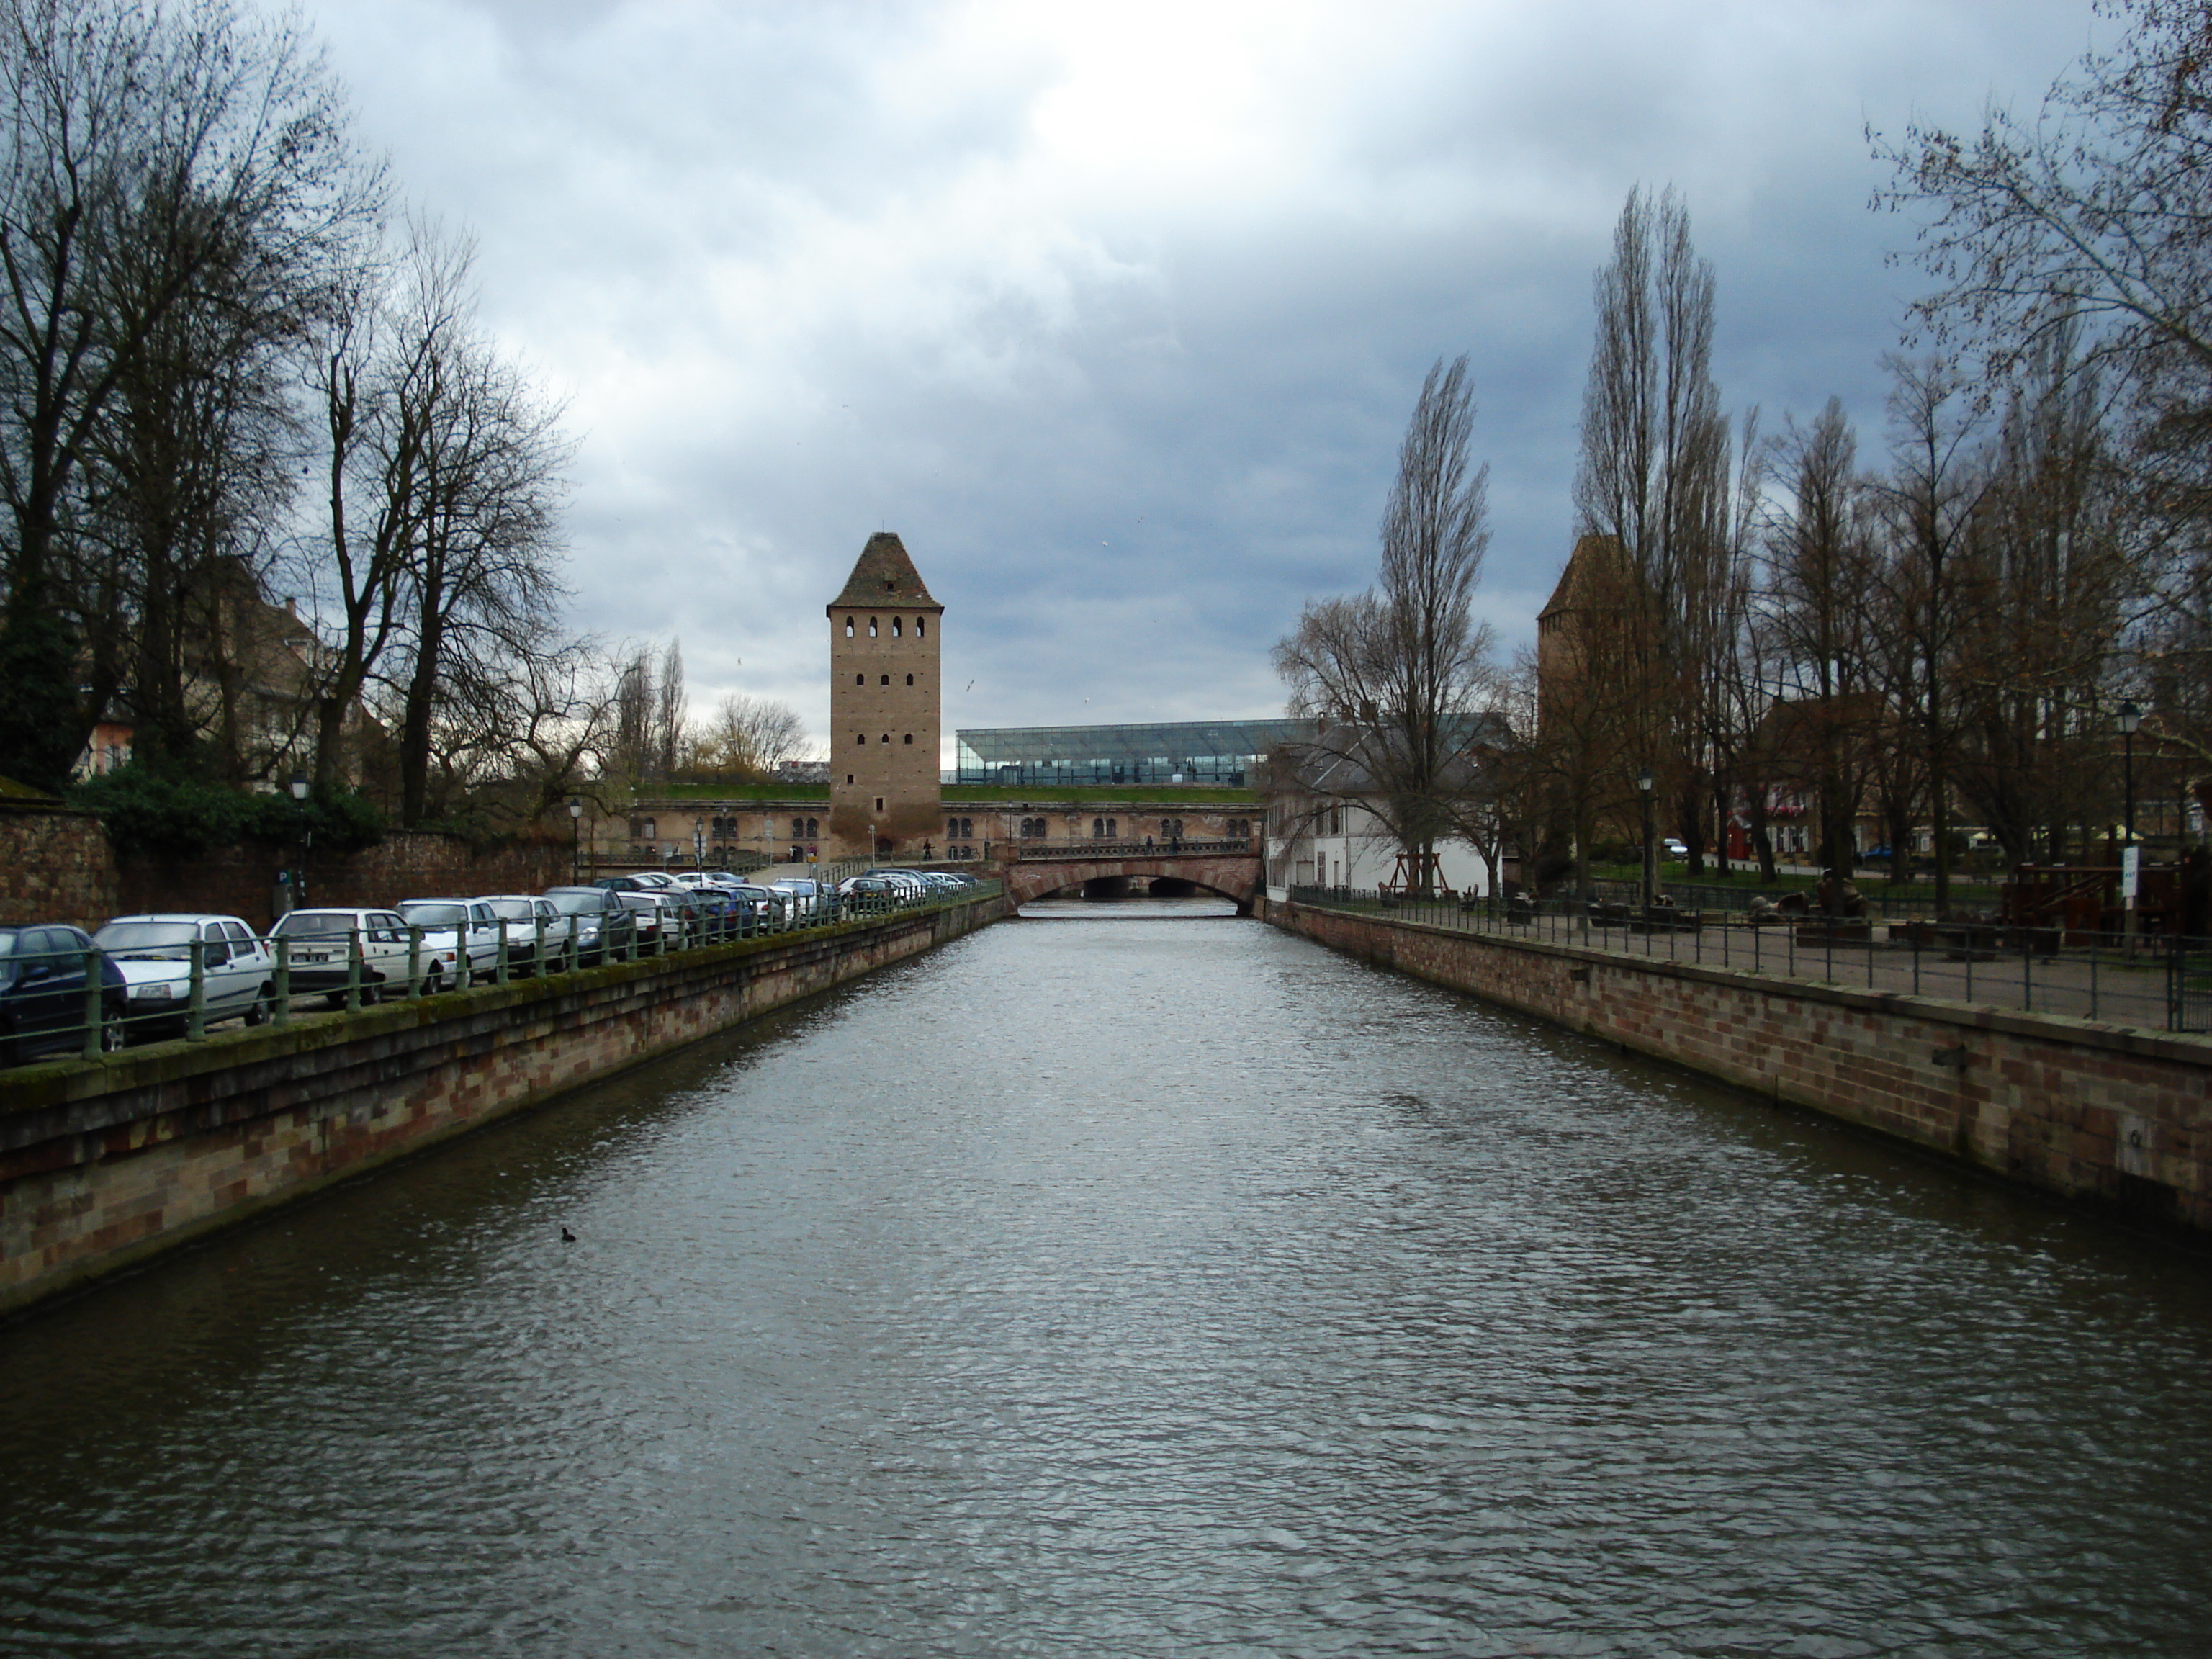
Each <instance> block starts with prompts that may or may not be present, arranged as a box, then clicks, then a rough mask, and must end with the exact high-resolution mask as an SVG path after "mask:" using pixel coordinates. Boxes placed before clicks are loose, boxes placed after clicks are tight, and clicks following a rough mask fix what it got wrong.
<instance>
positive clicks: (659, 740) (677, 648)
mask: <svg viewBox="0 0 2212 1659" xmlns="http://www.w3.org/2000/svg"><path fill="white" fill-rule="evenodd" d="M647 746H648V749H649V751H650V754H651V757H652V767H653V775H654V776H656V777H662V778H665V777H667V776H669V775H671V773H673V772H674V771H675V770H676V769H677V768H678V767H679V766H680V765H682V764H683V762H684V756H685V754H686V753H687V752H688V751H689V750H690V746H691V717H690V704H689V703H687V702H685V701H684V642H683V641H681V640H675V639H671V640H670V641H668V647H667V649H665V651H663V652H662V653H660V677H659V687H658V688H657V695H656V696H655V698H654V702H653V726H652V732H651V738H650V741H649V743H648V745H647Z"/></svg>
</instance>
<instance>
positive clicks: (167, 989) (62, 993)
mask: <svg viewBox="0 0 2212 1659" xmlns="http://www.w3.org/2000/svg"><path fill="white" fill-rule="evenodd" d="M1003 891H1004V885H1003V884H1001V883H1000V882H998V881H996V880H978V881H976V882H975V884H973V885H972V886H971V887H969V888H968V889H966V890H963V891H960V892H957V893H939V892H930V893H924V894H915V893H910V892H885V893H866V894H857V895H854V896H849V897H848V896H841V895H839V894H837V893H836V892H835V891H834V890H833V891H830V892H829V893H825V894H823V895H822V896H820V897H819V898H818V899H817V900H816V901H814V902H811V903H807V902H799V901H798V900H796V899H792V900H790V901H788V902H781V903H776V904H775V905H773V906H771V907H769V909H768V911H767V913H766V914H764V915H756V914H755V913H754V911H753V909H752V908H751V906H750V904H747V905H746V906H744V908H741V909H733V910H728V911H724V912H720V913H708V912H701V911H698V910H696V909H694V908H689V907H686V908H675V907H671V908H666V909H664V910H663V911H662V912H661V915H660V921H661V924H662V925H661V926H660V927H656V928H654V929H653V933H652V935H651V938H650V941H649V943H643V944H641V943H640V942H639V939H638V936H637V935H636V934H635V933H632V934H630V935H629V943H627V944H623V945H616V944H613V943H610V944H608V945H606V946H605V947H604V949H603V951H602V953H601V959H602V960H611V961H615V962H626V961H631V960H635V959H637V958H639V957H647V956H653V957H672V956H679V955H682V954H684V953H685V952H687V951H701V950H707V949H711V948H713V947H714V946H716V945H724V944H727V943H730V942H732V941H733V940H738V939H755V938H765V937H769V936H771V935H778V934H786V933H812V932H818V931H820V930H822V929H824V928H829V927H837V926H839V925H841V924H842V923H846V922H850V921H879V920H882V919H884V918H886V917H890V916H896V915H906V914H910V913H911V914H924V913H927V912H932V911H937V910H942V909H947V908H951V907H953V906H956V905H961V904H969V903H973V902H978V901H980V900H983V899H988V898H994V897H997V896H999V895H1000V893H1002V892H1003ZM374 931H375V930H369V931H368V932H365V931H364V930H362V929H361V928H353V929H349V930H348V931H347V932H346V933H344V934H343V936H341V935H339V934H337V933H331V934H329V935H318V936H316V937H315V939H314V940H313V944H314V945H315V947H316V950H317V952H318V954H320V955H322V956H324V957H325V958H326V959H325V961H322V962H319V963H315V964H314V965H313V969H311V970H310V973H309V975H308V977H309V979H310V983H309V985H308V986H307V987H301V985H300V983H299V980H300V978H301V969H300V967H299V965H298V963H297V960H296V958H297V946H298V945H299V943H300V941H299V939H295V937H293V936H291V935H288V934H281V933H280V934H277V935H276V936H274V937H272V938H269V939H257V940H256V941H255V944H254V948H253V950H252V951H250V952H247V951H232V950H231V949H230V948H229V947H227V946H226V947H225V948H224V949H223V951H222V953H221V955H220V957H218V958H216V959H212V960H211V959H210V951H209V946H208V945H207V943H206V941H204V939H193V940H191V942H190V943H189V945H176V946H174V947H170V948H173V949H174V950H176V951H179V952H180V955H179V956H178V957H175V958H173V960H174V962H175V963H176V965H177V966H178V967H179V968H180V969H182V971H181V973H175V974H168V975H161V976H159V977H158V979H156V978H152V977H149V978H147V979H146V980H144V981H143V982H142V983H141V985H140V986H139V987H138V988H139V989H140V990H141V991H142V992H148V993H149V994H140V995H133V994H131V990H132V987H130V986H128V985H120V984H116V983H113V982H112V981H110V980H109V979H108V977H107V975H106V971H104V968H103V963H104V958H105V955H106V953H105V952H103V951H100V949H99V948H97V947H96V946H95V947H94V948H92V949H89V950H82V949H73V950H70V951H41V952H33V953H31V954H29V955H9V956H5V957H0V1066H14V1065H17V1064H21V1063H24V1062H26V1061H28V1060H33V1059H43V1058H52V1057H56V1056H59V1055H68V1054H76V1055H81V1056H82V1057H83V1058H85V1059H88V1060H90V1059H96V1058H98V1057H99V1055H100V1054H102V1053H104V1052H106V1053H112V1052H115V1051H117V1050H119V1049H120V1048H123V1047H124V1046H125V1044H126V1043H127V1042H132V1041H149V1040H161V1039H166V1038H170V1037H182V1038H183V1039H185V1041H187V1042H205V1041H206V1040H207V1039H208V1037H209V1036H210V1035H211V1028H213V1027H215V1026H216V1025H217V1024H219V1023H221V1022H224V1021H228V1020H232V1019H237V1020H240V1021H242V1022H244V1023H245V1024H249V1025H258V1024H263V1023H264V1022H265V1021H273V1022H274V1023H275V1024H276V1026H277V1027H278V1028H279V1029H283V1028H286V1027H289V1025H291V1024H292V1023H293V1021H294V1019H295V1018H296V1017H297V1015H298V1014H299V1013H300V1012H301V1005H302V1004H305V1003H309V1002H319V1003H321V1004H323V1005H324V1006H325V1007H327V1008H330V1009H332V1010H339V1009H343V1011H345V1012H357V1011H359V1010H360V1009H362V1008H363V1007H365V1006H373V1005H374V1004H376V1003H378V1002H380V1001H383V1000H387V999H404V1000H415V999H418V998H421V997H423V996H426V995H430V994H436V993H442V992H446V991H448V990H450V989H452V988H453V987H454V986H455V985H456V984H457V982H458V981H459V979H460V977H461V975H459V973H457V972H453V971H451V970H449V969H448V966H447V963H446V960H445V956H444V955H441V953H440V952H439V951H433V950H430V949H427V948H426V946H425V939H426V937H427V936H428V935H432V934H447V933H455V930H453V929H452V928H447V927H428V928H425V927H416V926H412V925H410V926H409V927H407V928H406V929H405V930H404V939H396V938H391V937H374V938H372V937H371V933H374ZM384 931H385V933H397V932H398V930H384ZM534 942H535V949H534V950H533V951H532V953H531V956H530V957H529V960H528V961H527V962H523V961H521V960H520V958H519V955H518V952H519V951H520V950H526V949H530V948H531V947H530V946H529V945H522V946H519V947H517V951H516V952H511V951H510V950H509V946H508V942H507V933H506V929H505V927H501V931H500V938H499V942H498V956H497V961H496V965H495V969H494V970H493V974H492V978H493V979H494V980H495V981H497V982H498V983H501V984H504V983H507V981H509V980H510V979H511V978H513V977H514V976H515V975H519V974H523V973H531V974H537V973H541V972H542V973H546V974H553V973H562V974H566V973H573V972H576V971H579V970H580V969H581V967H582V966H583V965H584V964H583V962H582V955H583V952H582V951H581V948H580V943H579V939H578V933H577V931H576V930H575V929H574V928H571V929H570V930H569V932H568V936H567V938H566V939H559V940H555V941H553V942H552V945H551V948H550V950H549V946H548V936H547V934H546V932H545V927H544V920H543V918H540V919H539V920H538V923H537V926H536V928H535V941H534ZM403 945H404V953H403V951H402V948H401V947H402V946H403ZM372 946H379V947H382V948H379V949H372V948H371V947H372ZM465 949H466V947H465V944H464V943H463V942H462V940H461V939H460V936H459V934H458V933H455V944H454V947H453V951H452V952H450V953H447V954H453V955H459V954H462V953H465ZM341 953H342V958H343V973H342V974H340V973H338V972H337V971H334V970H333V967H332V964H331V962H330V961H329V960H328V959H327V958H332V957H340V955H341ZM237 963H246V964H248V965H249V968H250V970H251V971H250V972H248V973H247V974H246V975H244V976H243V978H242V979H241V978H240V975H234V974H221V973H220V970H223V969H229V968H231V967H233V966H234V964H237ZM218 975H220V976H218ZM155 985H158V987H159V994H150V992H151V990H152V987H154V986H155Z"/></svg>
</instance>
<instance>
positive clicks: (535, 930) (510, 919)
mask: <svg viewBox="0 0 2212 1659" xmlns="http://www.w3.org/2000/svg"><path fill="white" fill-rule="evenodd" d="M469 902H470V903H471V904H482V905H486V906H489V908H490V910H491V913H492V915H493V916H494V917H495V919H496V920H497V921H499V922H500V924H501V926H503V927H505V928H506V929H507V971H508V972H509V973H523V974H534V973H536V972H537V971H538V954H539V951H540V950H541V949H542V950H543V951H544V959H545V961H547V962H549V963H563V962H566V961H567V960H568V941H569V939H570V938H571V936H572V935H573V934H574V932H575V929H574V927H571V926H570V924H569V921H568V914H567V912H565V911H562V910H560V909H557V908H555V906H554V904H553V902H552V901H551V900H550V899H545V898H540V897H538V896H537V895H536V894H534V893H486V894H484V895H483V896H480V897H477V898H472V899H471V900H470V901H469Z"/></svg>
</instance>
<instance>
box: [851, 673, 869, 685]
mask: <svg viewBox="0 0 2212 1659" xmlns="http://www.w3.org/2000/svg"><path fill="white" fill-rule="evenodd" d="M867 683H868V677H867V676H866V674H855V675H854V676H853V684H855V685H866V684H867Z"/></svg>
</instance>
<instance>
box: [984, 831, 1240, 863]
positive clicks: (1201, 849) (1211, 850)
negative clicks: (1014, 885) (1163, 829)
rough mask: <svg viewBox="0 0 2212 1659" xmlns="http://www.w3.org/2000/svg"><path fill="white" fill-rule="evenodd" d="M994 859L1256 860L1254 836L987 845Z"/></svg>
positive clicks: (1010, 860) (1015, 860)
mask: <svg viewBox="0 0 2212 1659" xmlns="http://www.w3.org/2000/svg"><path fill="white" fill-rule="evenodd" d="M991 853H992V854H993V856H994V857H996V858H999V859H1002V860H1006V861H1008V862H1010V863H1033V862H1043V863H1049V864H1066V863H1068V862H1070V861H1071V860H1091V859H1128V858H1138V859H1162V858H1190V859H1199V858H1220V857H1222V856H1223V855H1225V854H1227V855H1229V856H1231V857H1234V856H1237V855H1239V854H1242V855H1243V856H1246V857H1250V858H1257V857H1258V856H1259V855H1260V843H1259V840H1258V838H1257V837H1255V836H1233V837H1231V838H1230V839H1228V840H1225V841H1183V840H1176V841H1162V842H1152V841H1145V840H1137V841H1130V840H1127V839H1124V840H1121V841H1100V840H1090V841H1000V842H992V843H991Z"/></svg>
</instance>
